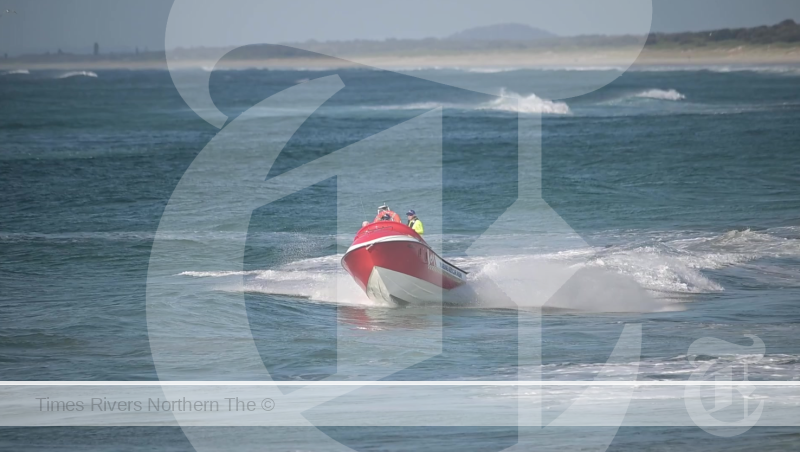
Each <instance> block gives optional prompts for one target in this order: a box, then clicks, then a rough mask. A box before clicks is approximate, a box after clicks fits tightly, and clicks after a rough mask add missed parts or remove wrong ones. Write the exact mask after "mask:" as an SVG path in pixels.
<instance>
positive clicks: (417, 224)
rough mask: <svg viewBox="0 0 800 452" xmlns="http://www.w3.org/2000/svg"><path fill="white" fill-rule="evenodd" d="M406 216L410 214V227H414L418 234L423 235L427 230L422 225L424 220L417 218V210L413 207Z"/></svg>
mask: <svg viewBox="0 0 800 452" xmlns="http://www.w3.org/2000/svg"><path fill="white" fill-rule="evenodd" d="M406 216H408V227H409V228H411V229H413V230H414V232H416V233H417V234H419V235H422V234H423V233H424V232H425V228H423V227H422V222H421V221H419V218H417V212H414V209H411V210H409V211H408V213H406Z"/></svg>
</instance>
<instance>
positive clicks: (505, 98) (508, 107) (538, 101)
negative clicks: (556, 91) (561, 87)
mask: <svg viewBox="0 0 800 452" xmlns="http://www.w3.org/2000/svg"><path fill="white" fill-rule="evenodd" d="M480 108H482V109H485V110H498V111H510V112H514V113H541V114H551V115H568V114H570V110H569V106H568V105H567V104H565V103H564V102H554V101H552V100H547V99H542V98H540V97H538V96H536V95H535V94H530V95H528V96H521V95H519V94H517V93H515V92H513V91H507V90H506V89H505V88H502V89H501V90H500V97H499V98H497V99H495V100H493V101H491V102H489V103H486V104H483V105H482V106H481V107H480Z"/></svg>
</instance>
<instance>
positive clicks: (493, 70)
mask: <svg viewBox="0 0 800 452" xmlns="http://www.w3.org/2000/svg"><path fill="white" fill-rule="evenodd" d="M465 70H466V71H467V72H471V73H473V74H499V73H501V72H511V71H518V70H519V69H518V68H515V67H472V68H466V69H465Z"/></svg>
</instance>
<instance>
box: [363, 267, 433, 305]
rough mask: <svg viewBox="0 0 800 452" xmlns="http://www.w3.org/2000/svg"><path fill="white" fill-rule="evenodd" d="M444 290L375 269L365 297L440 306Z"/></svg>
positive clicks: (424, 282) (384, 270)
mask: <svg viewBox="0 0 800 452" xmlns="http://www.w3.org/2000/svg"><path fill="white" fill-rule="evenodd" d="M445 291H446V289H442V288H441V287H439V286H437V285H435V284H431V283H429V282H428V281H425V280H422V279H419V278H415V277H413V276H409V275H406V274H405V273H400V272H396V271H394V270H389V269H388V268H383V267H375V268H373V269H372V273H371V274H370V276H369V282H368V283H367V290H366V292H367V296H368V297H369V298H370V299H371V300H374V301H385V302H393V303H398V302H399V303H402V302H406V303H412V304H441V302H442V296H443V294H444V292H445Z"/></svg>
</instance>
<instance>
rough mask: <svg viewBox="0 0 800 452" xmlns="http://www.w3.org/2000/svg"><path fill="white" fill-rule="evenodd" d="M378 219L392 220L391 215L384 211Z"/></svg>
mask: <svg viewBox="0 0 800 452" xmlns="http://www.w3.org/2000/svg"><path fill="white" fill-rule="evenodd" d="M380 221H393V220H392V216H391V215H389V214H388V213H385V214H383V215H381V220H380Z"/></svg>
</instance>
